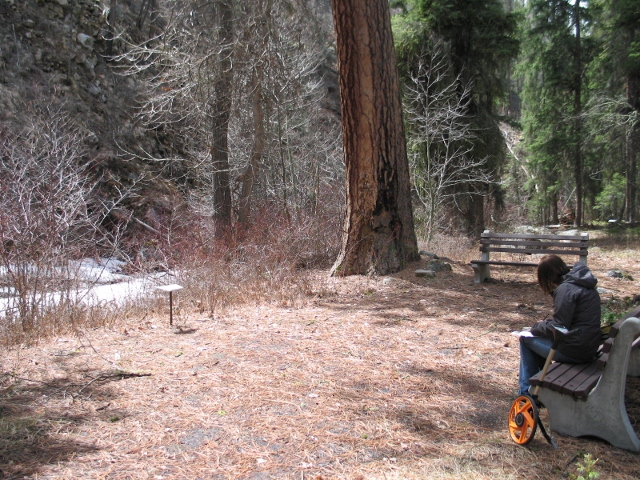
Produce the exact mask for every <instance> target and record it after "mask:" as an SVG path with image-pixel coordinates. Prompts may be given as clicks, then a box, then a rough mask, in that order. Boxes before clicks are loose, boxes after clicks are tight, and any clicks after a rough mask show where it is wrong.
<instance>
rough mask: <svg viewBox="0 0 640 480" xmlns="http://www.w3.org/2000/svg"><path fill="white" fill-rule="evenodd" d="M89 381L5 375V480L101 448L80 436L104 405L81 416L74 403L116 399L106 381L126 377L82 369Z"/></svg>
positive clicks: (0, 455)
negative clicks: (45, 379) (77, 431)
mask: <svg viewBox="0 0 640 480" xmlns="http://www.w3.org/2000/svg"><path fill="white" fill-rule="evenodd" d="M80 373H81V374H84V378H85V379H86V380H84V379H83V380H82V381H80V382H78V381H74V380H71V377H66V378H63V379H55V380H51V381H47V382H40V381H34V380H29V379H26V378H22V377H19V376H15V375H12V374H9V373H4V374H2V375H0V479H1V478H23V477H26V476H31V475H35V474H37V473H38V471H39V470H40V468H41V467H42V466H44V465H49V464H56V463H59V462H64V461H66V460H69V459H71V458H73V457H75V456H77V455H78V454H83V453H89V452H94V451H97V450H98V447H97V446H96V445H94V444H92V443H89V442H84V441H82V440H79V439H78V438H74V432H75V431H76V429H77V428H78V427H79V426H80V425H82V424H84V423H87V422H90V421H93V420H95V419H96V418H100V417H102V416H105V415H107V416H113V411H110V412H109V413H106V412H104V411H102V410H103V409H101V408H100V407H98V408H90V409H85V410H84V411H83V412H82V413H81V414H78V413H77V412H78V409H77V408H74V409H73V411H74V413H73V414H72V413H71V410H70V408H69V406H70V404H71V403H72V402H75V401H80V400H87V399H91V401H92V402H102V403H103V404H104V402H108V401H109V400H110V399H112V398H113V393H112V392H111V389H109V388H105V383H108V382H111V381H114V380H118V379H120V378H125V377H123V376H122V374H120V375H119V374H118V372H80Z"/></svg>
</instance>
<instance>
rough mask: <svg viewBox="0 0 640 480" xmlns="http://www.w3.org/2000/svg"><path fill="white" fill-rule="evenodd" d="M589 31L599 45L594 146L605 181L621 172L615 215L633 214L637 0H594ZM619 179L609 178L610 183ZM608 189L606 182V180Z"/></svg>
mask: <svg viewBox="0 0 640 480" xmlns="http://www.w3.org/2000/svg"><path fill="white" fill-rule="evenodd" d="M594 4H595V5H596V6H597V7H598V17H597V19H598V24H597V28H596V29H595V34H596V35H597V36H598V39H599V40H600V41H601V43H602V49H601V51H600V55H599V56H598V58H597V60H596V61H595V62H594V65H593V68H592V71H593V79H594V80H593V81H594V88H598V89H599V91H600V94H599V95H598V96H597V97H596V98H595V99H594V101H593V102H592V104H591V105H590V111H589V116H588V118H589V120H590V121H591V123H592V124H593V131H594V134H595V135H594V137H595V138H596V139H597V140H599V142H598V143H597V145H596V146H597V147H599V148H600V149H601V151H602V153H603V157H604V159H605V160H606V163H605V165H604V167H605V168H604V169H603V170H604V177H605V181H607V182H608V183H610V182H613V179H614V176H615V175H617V174H622V173H624V178H625V184H624V189H623V192H624V197H625V202H624V204H623V205H622V208H621V210H620V211H619V212H616V216H618V217H620V219H622V217H624V218H625V219H626V220H627V221H628V222H634V221H635V219H636V210H637V205H638V203H637V196H638V188H637V182H638V178H637V177H638V166H637V165H638V161H639V159H638V157H639V154H638V150H640V138H639V137H640V2H638V1H637V0H600V1H597V2H594ZM614 184H619V183H617V182H613V183H612V185H614ZM607 187H609V189H611V185H607Z"/></svg>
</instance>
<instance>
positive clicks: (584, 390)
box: [560, 361, 602, 397]
mask: <svg viewBox="0 0 640 480" xmlns="http://www.w3.org/2000/svg"><path fill="white" fill-rule="evenodd" d="M573 369H574V370H576V371H578V370H579V372H578V373H577V374H576V375H574V377H573V378H572V379H571V380H569V381H568V382H567V383H565V384H564V385H563V386H562V389H561V390H560V392H561V393H564V394H566V395H573V396H574V397H584V396H586V395H587V394H588V393H589V392H590V391H591V390H593V387H595V386H596V383H598V380H599V379H600V376H601V375H602V371H601V370H599V369H598V366H597V365H596V362H595V361H594V362H591V363H583V364H580V365H574V368H573Z"/></svg>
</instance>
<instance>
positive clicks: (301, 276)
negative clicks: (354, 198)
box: [145, 206, 341, 314]
mask: <svg viewBox="0 0 640 480" xmlns="http://www.w3.org/2000/svg"><path fill="white" fill-rule="evenodd" d="M181 221H182V224H181V226H180V228H176V229H174V231H173V232H172V239H171V243H170V246H169V242H168V241H167V240H162V237H161V236H159V237H158V239H159V241H157V242H155V243H153V242H149V240H147V241H146V244H145V245H146V247H145V248H147V249H149V248H150V247H151V245H153V248H154V252H153V253H148V255H149V256H153V257H157V258H164V259H166V262H167V266H168V268H169V269H170V272H171V274H172V275H175V281H177V282H178V283H180V284H181V285H183V286H184V287H186V288H185V290H184V291H182V292H181V293H180V298H181V302H182V303H183V304H184V302H186V303H190V304H191V306H193V307H194V308H196V309H199V310H200V311H201V312H202V313H204V312H209V313H212V314H213V313H219V312H221V311H225V310H227V309H228V308H230V307H236V306H239V305H243V304H257V303H261V302H276V303H278V304H291V303H294V302H296V301H298V300H299V299H302V298H304V297H307V296H309V295H313V287H312V281H311V277H312V276H313V275H315V274H316V272H317V269H326V268H329V267H330V266H331V264H332V262H333V261H334V260H335V257H336V256H337V253H338V247H339V238H340V236H339V231H340V223H341V216H338V215H328V216H325V217H323V216H320V215H309V216H306V217H302V216H301V217H299V218H298V220H297V221H295V222H293V221H290V220H288V218H287V217H286V216H284V215H282V214H281V213H280V212H279V211H278V210H277V209H276V208H269V207H267V206H264V207H263V208H262V209H261V210H260V211H259V212H257V214H256V220H255V221H254V222H253V223H252V224H251V225H250V226H249V227H248V228H247V229H242V230H234V231H229V232H227V234H226V235H225V236H221V235H220V233H219V232H217V234H216V235H213V231H214V230H215V227H214V225H213V221H212V220H211V217H209V219H208V220H207V219H204V218H202V217H199V216H198V215H195V214H194V212H193V211H191V213H190V214H188V213H183V215H182V216H181ZM207 232H209V233H211V234H210V235H208V234H207ZM165 238H166V237H165Z"/></svg>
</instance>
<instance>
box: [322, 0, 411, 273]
mask: <svg viewBox="0 0 640 480" xmlns="http://www.w3.org/2000/svg"><path fill="white" fill-rule="evenodd" d="M331 6H332V9H333V19H334V26H335V30H336V41H337V53H338V62H339V76H340V93H341V111H342V134H343V143H344V156H345V164H346V175H347V192H346V193H347V209H346V210H347V211H346V218H345V223H344V231H343V240H342V249H341V252H340V255H339V257H338V259H337V260H336V263H335V265H334V266H333V269H332V273H333V274H334V275H341V276H342V275H357V274H381V275H384V274H387V273H391V272H395V271H398V270H400V269H401V268H403V267H404V266H405V265H406V263H407V262H409V261H414V260H417V259H418V258H419V255H418V247H417V241H416V235H415V231H414V225H413V212H412V207H411V189H410V183H409V168H408V162H407V152H406V144H405V137H404V127H403V123H402V106H401V101H400V87H399V80H398V69H397V64H396V58H395V51H394V46H393V38H392V35H391V20H390V14H389V3H388V1H387V0H332V1H331Z"/></svg>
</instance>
